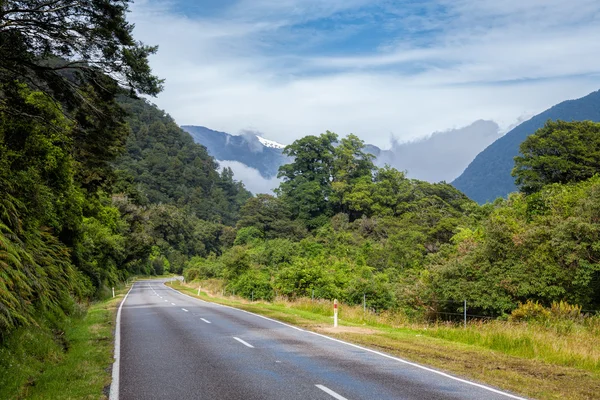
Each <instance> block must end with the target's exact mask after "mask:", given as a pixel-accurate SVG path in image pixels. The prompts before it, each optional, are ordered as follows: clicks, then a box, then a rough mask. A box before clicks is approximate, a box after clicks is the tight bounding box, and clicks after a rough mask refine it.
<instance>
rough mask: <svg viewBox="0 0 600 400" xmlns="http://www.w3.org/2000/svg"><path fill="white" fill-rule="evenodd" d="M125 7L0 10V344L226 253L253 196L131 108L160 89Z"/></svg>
mask: <svg viewBox="0 0 600 400" xmlns="http://www.w3.org/2000/svg"><path fill="white" fill-rule="evenodd" d="M127 3H128V2H127V1H118V2H98V1H92V0H78V1H66V0H65V1H63V0H53V1H45V0H28V1H19V0H13V1H4V2H1V3H0V339H4V338H6V337H7V335H9V334H10V332H12V331H13V330H14V329H16V328H18V327H19V326H27V325H34V326H38V327H39V326H46V325H49V326H50V327H52V326H53V325H54V324H55V323H56V322H57V321H60V320H61V319H63V318H64V317H65V315H68V314H70V313H72V312H73V310H74V309H76V308H77V306H76V305H77V304H78V303H86V302H88V301H89V300H91V299H94V298H98V297H102V296H105V295H106V294H107V293H108V289H109V287H110V286H113V285H115V284H116V283H117V282H118V281H122V280H125V279H126V278H128V277H129V276H131V275H133V274H160V273H162V272H164V271H167V270H169V271H173V272H181V269H182V267H183V265H184V264H185V263H186V262H187V260H188V259H189V258H190V257H191V256H207V255H208V254H217V255H218V254H220V251H221V248H222V246H223V243H226V242H227V241H228V240H229V241H231V242H233V240H234V239H235V234H234V233H233V227H232V225H233V224H234V222H235V221H236V220H237V218H238V212H239V209H240V206H241V205H242V204H243V203H244V202H245V200H246V199H247V198H248V197H250V193H249V192H247V191H246V190H245V189H244V187H243V185H242V184H241V183H239V182H235V181H234V180H233V174H232V172H231V170H228V169H225V170H223V171H221V172H219V170H218V165H217V164H216V163H215V161H214V160H213V159H212V158H211V157H210V156H208V154H207V152H206V149H205V148H203V147H202V146H199V145H196V144H194V143H193V141H192V139H191V137H189V135H188V134H186V133H185V132H183V131H182V130H181V129H179V128H178V127H177V125H176V124H175V123H174V122H173V120H172V119H171V118H170V117H169V116H168V115H166V114H165V113H164V112H162V111H160V110H158V109H156V107H154V106H152V105H151V104H149V103H148V102H147V101H145V100H142V99H140V98H138V96H139V95H151V96H152V95H156V94H157V93H159V92H160V91H161V90H162V81H161V80H160V79H158V78H157V77H155V76H154V75H152V73H151V70H150V68H149V65H148V56H149V55H150V54H152V53H154V52H155V51H156V48H155V47H150V46H146V45H144V44H142V43H139V42H137V41H135V39H134V38H133V37H132V34H131V33H132V29H133V26H132V25H131V24H129V23H128V22H127V21H126V19H125V16H126V12H127ZM228 238H230V239H228Z"/></svg>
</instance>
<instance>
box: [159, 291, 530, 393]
mask: <svg viewBox="0 0 600 400" xmlns="http://www.w3.org/2000/svg"><path fill="white" fill-rule="evenodd" d="M165 287H167V288H169V289H171V290H172V291H174V292H176V293H179V294H180V295H182V296H186V297H189V298H191V299H194V300H198V301H201V302H203V303H208V304H214V305H217V306H221V307H226V308H231V309H233V310H237V311H241V312H244V313H247V314H252V315H254V316H257V317H259V318H263V319H266V320H269V321H273V322H276V323H278V324H281V325H283V326H287V327H288V328H292V329H295V330H297V331H301V332H307V333H311V334H313V335H317V336H320V337H322V338H325V339H328V340H333V341H334V342H338V343H342V344H345V345H347V346H351V347H354V348H357V349H361V350H364V351H368V352H369V353H373V354H377V355H379V356H382V357H385V358H389V359H390V360H395V361H398V362H401V363H403V364H406V365H410V366H412V367H415V368H419V369H422V370H424V371H428V372H431V373H434V374H437V375H440V376H443V377H446V378H448V379H452V380H455V381H458V382H462V383H466V384H467V385H471V386H476V387H478V388H481V389H484V390H488V391H490V392H493V393H497V394H500V395H503V396H506V397H509V398H511V399H516V400H527V398H525V397H519V396H515V395H513V394H510V393H506V392H503V391H501V390H498V389H494V388H492V387H489V386H486V385H482V384H480V383H476V382H472V381H468V380H466V379H461V378H458V377H456V376H453V375H450V374H447V373H445V372H442V371H438V370H435V369H433V368H429V367H426V366H424V365H419V364H416V363H413V362H410V361H407V360H404V359H402V358H398V357H394V356H390V355H389V354H385V353H382V352H380V351H377V350H372V349H369V348H366V347H362V346H359V345H357V344H354V343H349V342H344V341H343V340H340V339H335V338H332V337H329V336H326V335H323V334H320V333H317V332H313V331H309V330H305V329H300V328H298V327H296V326H293V325H290V324H286V323H285V322H281V321H277V320H276V319H272V318H269V317H265V316H263V315H259V314H255V313H253V312H250V311H246V310H240V309H239V308H235V307H231V306H226V305H223V304H219V303H212V302H210V301H206V300H202V299H198V298H196V297H192V296H189V295H187V294H185V293H181V292H180V291H178V290H175V289H173V288H171V287H169V286H167V285H165Z"/></svg>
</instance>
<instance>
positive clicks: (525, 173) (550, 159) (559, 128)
mask: <svg viewBox="0 0 600 400" xmlns="http://www.w3.org/2000/svg"><path fill="white" fill-rule="evenodd" d="M520 151H521V154H522V155H521V156H518V157H515V168H514V169H513V172H512V175H513V176H514V177H516V180H515V181H516V184H517V186H518V187H519V189H520V190H521V191H522V192H524V193H527V194H531V193H534V192H537V191H539V190H540V189H541V188H542V187H544V186H545V185H548V184H550V183H570V182H579V181H583V180H586V179H589V178H591V177H592V176H594V175H595V174H598V173H600V123H594V122H591V121H584V122H565V121H560V120H559V121H556V122H552V121H548V122H547V123H546V125H544V127H543V128H541V129H538V130H537V131H536V132H535V133H534V134H533V135H531V136H529V137H527V139H525V141H524V142H523V143H521V146H520Z"/></svg>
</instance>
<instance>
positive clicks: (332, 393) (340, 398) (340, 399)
mask: <svg viewBox="0 0 600 400" xmlns="http://www.w3.org/2000/svg"><path fill="white" fill-rule="evenodd" d="M315 386H316V387H318V388H319V389H321V390H322V391H324V392H325V393H327V394H328V395H330V396H331V397H333V398H336V399H337V400H348V399H347V398H345V397H344V396H342V395H339V394H337V393H336V392H334V391H333V390H331V389H329V388H328V387H327V386H323V385H315Z"/></svg>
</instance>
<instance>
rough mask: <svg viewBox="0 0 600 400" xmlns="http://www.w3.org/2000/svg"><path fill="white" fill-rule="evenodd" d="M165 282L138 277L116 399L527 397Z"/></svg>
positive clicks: (125, 322) (124, 327)
mask: <svg viewBox="0 0 600 400" xmlns="http://www.w3.org/2000/svg"><path fill="white" fill-rule="evenodd" d="M163 282H164V280H154V281H143V282H138V283H136V284H135V285H134V286H133V288H132V289H131V292H130V293H129V295H128V297H127V298H126V300H125V301H124V303H123V306H122V311H121V321H120V340H119V342H120V350H119V352H118V353H120V355H118V356H119V359H118V360H117V367H116V370H115V371H114V373H117V374H118V375H119V379H118V381H114V382H118V383H113V387H112V388H111V389H112V392H111V398H113V399H117V398H119V399H121V400H127V399H140V398H144V399H164V398H178V399H188V398H189V399H191V398H194V399H198V398H206V399H215V398H219V399H240V398H244V399H332V398H333V399H338V400H341V399H433V398H435V399H511V398H512V399H519V398H520V397H518V396H515V395H511V394H508V393H505V392H502V391H500V390H497V389H493V388H490V387H487V386H484V385H480V384H477V383H474V382H469V381H466V380H462V379H459V378H455V377H452V376H450V375H446V374H444V373H440V372H437V371H435V370H432V369H429V368H426V367H422V366H419V365H417V364H413V363H409V362H406V361H404V360H401V359H398V358H395V357H392V356H388V355H386V354H383V353H379V352H374V351H371V350H368V349H365V348H361V347H358V346H356V345H351V344H348V343H345V342H342V341H339V340H336V339H331V338H328V337H326V336H322V335H319V334H315V333H313V332H309V331H305V330H303V329H300V328H296V327H294V326H291V325H287V324H283V323H281V322H277V321H274V320H270V319H267V318H265V317H262V316H258V315H255V314H251V313H248V312H245V311H243V310H238V309H234V308H230V307H227V306H222V305H219V304H215V303H209V302H205V301H202V300H198V299H194V298H191V297H188V296H186V295H184V294H181V293H179V292H177V291H175V290H173V289H171V288H168V287H166V286H164V285H163ZM116 386H118V387H116Z"/></svg>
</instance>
